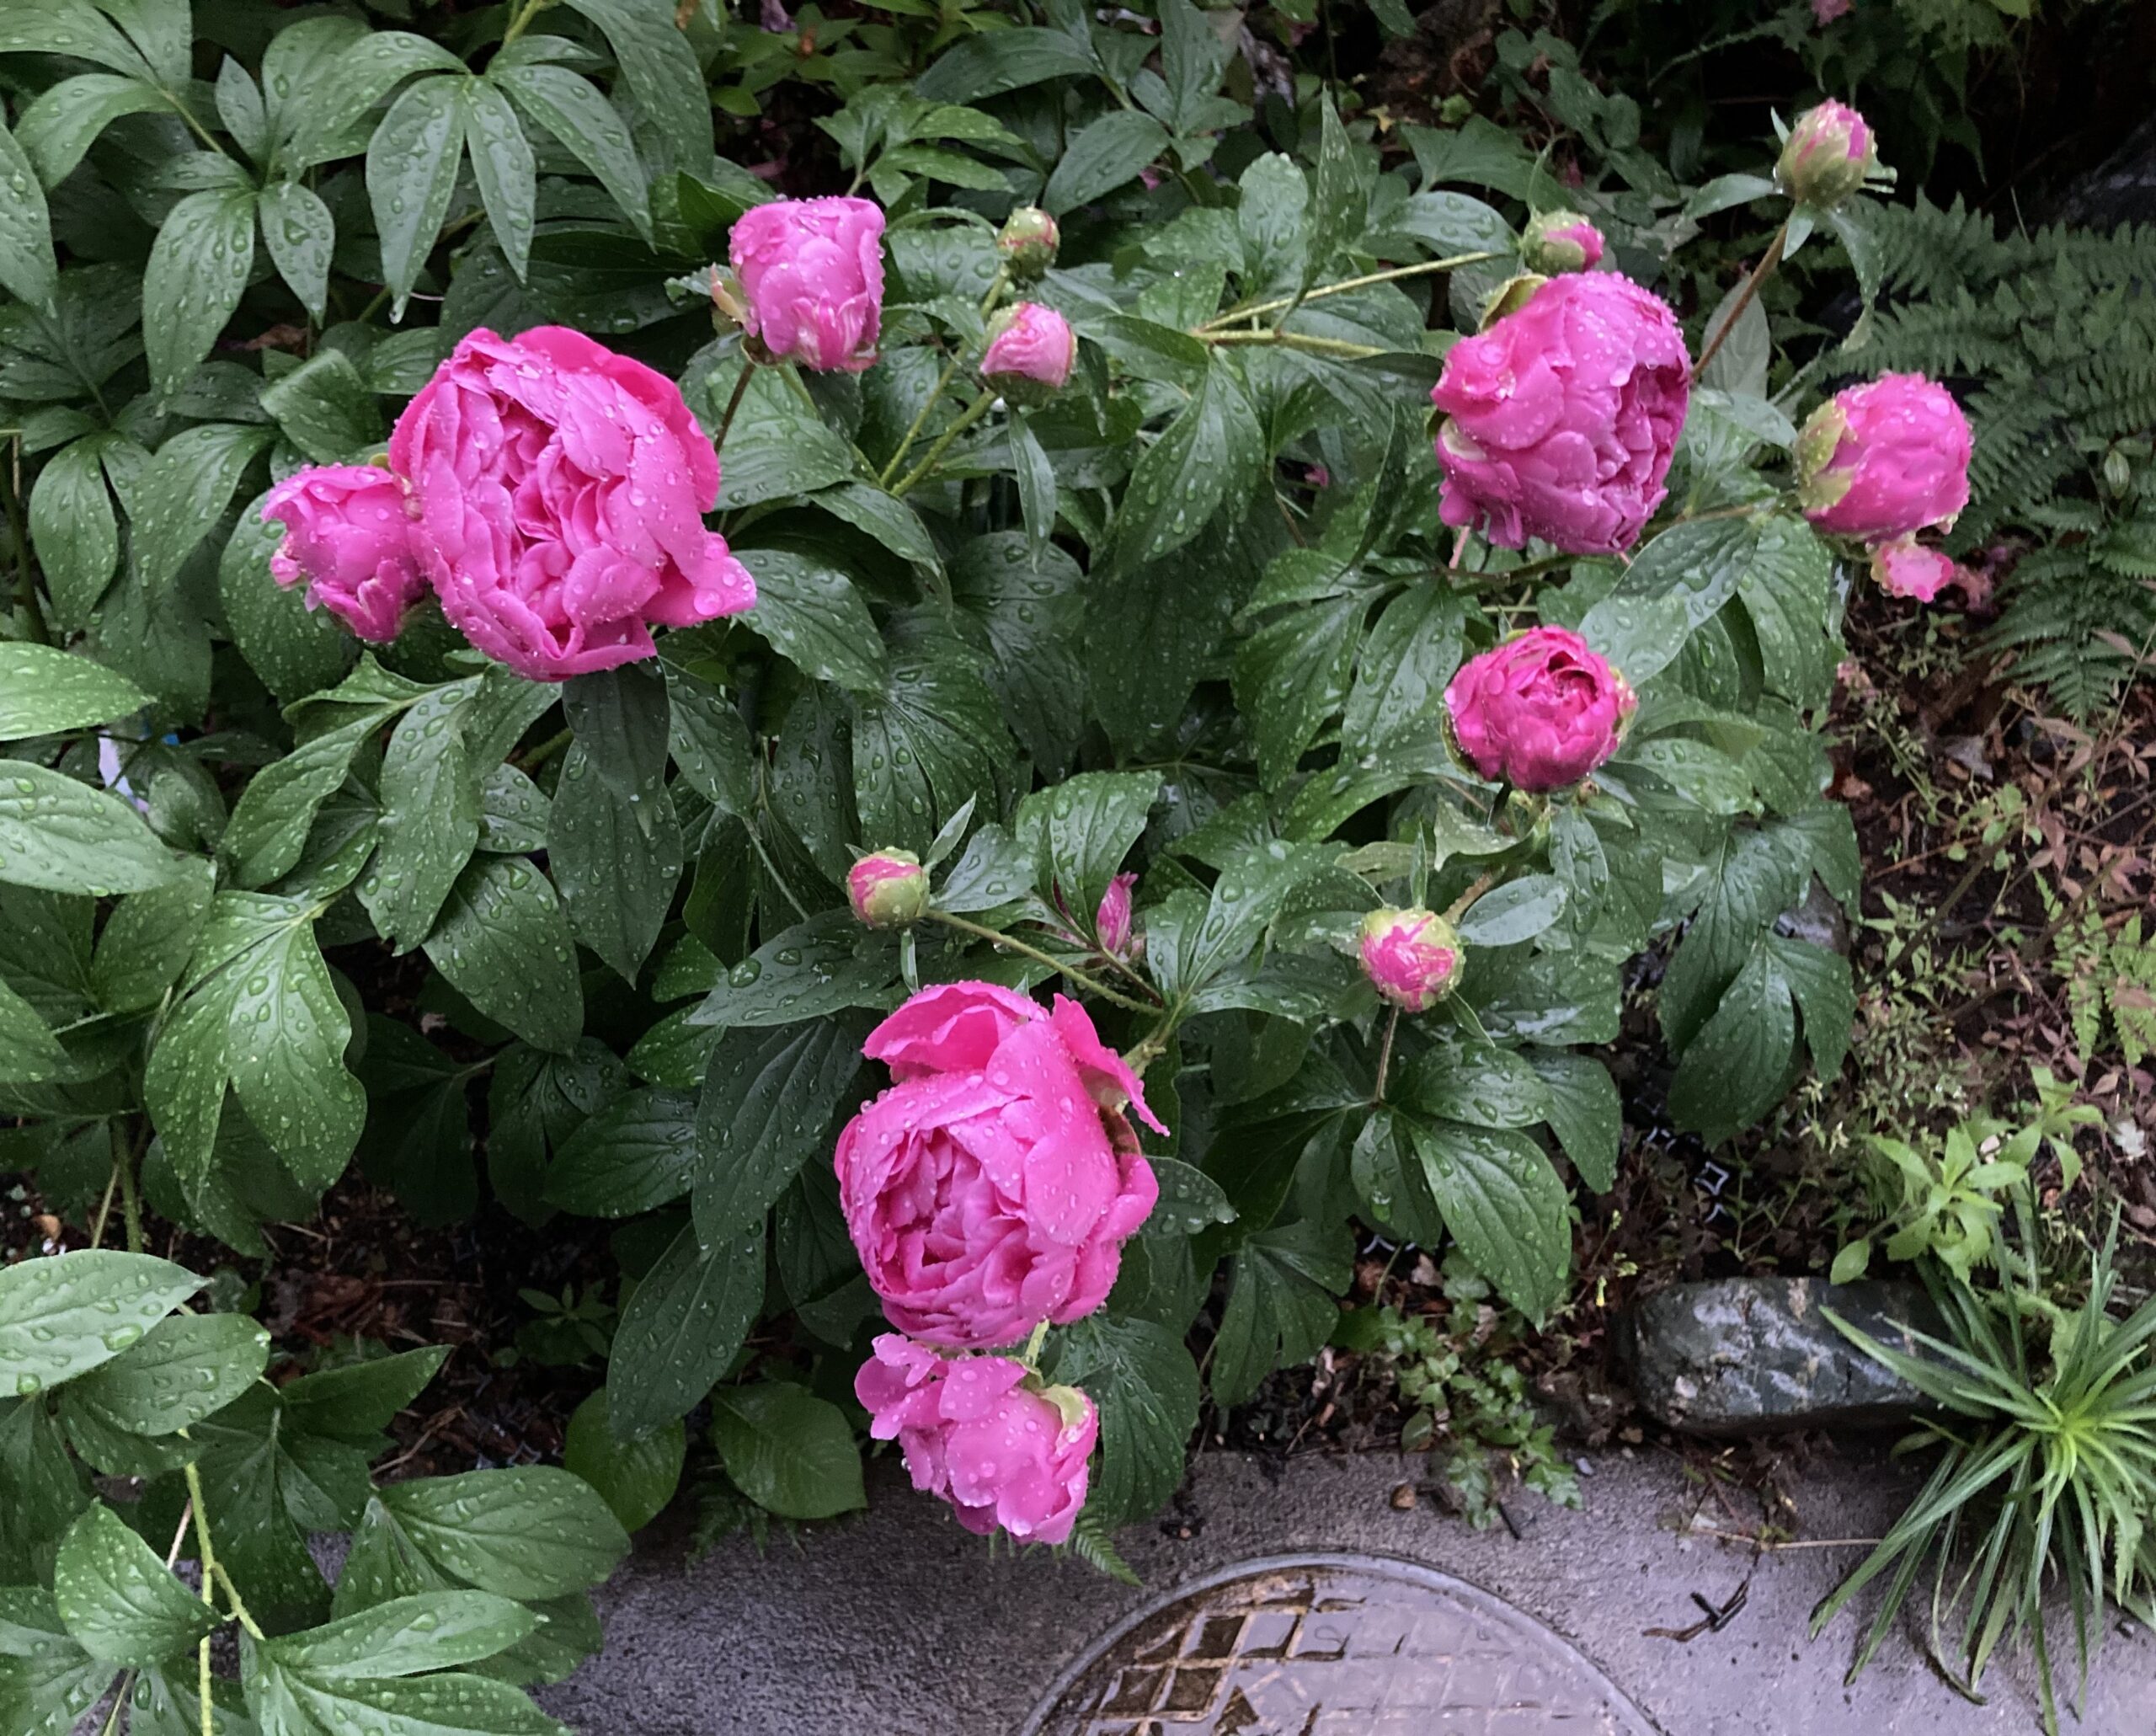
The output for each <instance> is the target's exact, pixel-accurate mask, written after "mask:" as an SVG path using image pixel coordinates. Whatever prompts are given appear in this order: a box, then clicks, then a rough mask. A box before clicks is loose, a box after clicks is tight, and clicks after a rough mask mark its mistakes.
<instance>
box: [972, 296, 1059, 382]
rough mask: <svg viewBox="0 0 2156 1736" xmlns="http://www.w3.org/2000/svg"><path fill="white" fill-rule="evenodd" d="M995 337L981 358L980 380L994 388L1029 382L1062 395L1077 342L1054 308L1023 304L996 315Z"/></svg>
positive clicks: (991, 339)
mask: <svg viewBox="0 0 2156 1736" xmlns="http://www.w3.org/2000/svg"><path fill="white" fill-rule="evenodd" d="M994 331H995V335H994V336H993V337H991V338H990V339H989V342H988V348H987V350H985V352H984V353H983V355H982V356H981V359H980V373H981V377H982V378H983V379H984V380H986V381H987V382H989V383H990V385H991V386H999V387H1009V386H1011V385H1012V384H1015V383H1018V382H1032V383H1033V384H1034V385H1036V386H1042V387H1046V388H1047V389H1048V390H1049V392H1060V391H1062V390H1063V388H1064V387H1065V385H1066V384H1067V383H1068V382H1069V381H1070V365H1071V363H1072V362H1073V361H1076V360H1077V356H1078V339H1077V338H1076V337H1075V335H1074V334H1073V333H1072V332H1071V329H1070V322H1069V321H1068V320H1066V319H1065V318H1064V317H1063V316H1062V315H1061V314H1060V313H1058V312H1056V311H1055V309H1054V308H1053V307H1042V306H1041V304H1040V303H1039V302H1019V303H1018V304H1017V306H1016V307H1011V308H1007V309H1006V310H1005V312H1002V313H1001V314H999V315H998V316H997V319H996V325H995V328H994Z"/></svg>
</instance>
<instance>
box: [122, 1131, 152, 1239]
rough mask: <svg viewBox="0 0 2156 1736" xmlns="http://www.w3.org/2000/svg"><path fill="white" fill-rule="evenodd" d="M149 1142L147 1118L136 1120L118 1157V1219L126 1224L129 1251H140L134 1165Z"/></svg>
mask: <svg viewBox="0 0 2156 1736" xmlns="http://www.w3.org/2000/svg"><path fill="white" fill-rule="evenodd" d="M149 1143H150V1124H149V1123H148V1122H147V1120H142V1121H137V1122H136V1124H135V1132H134V1135H133V1137H132V1138H131V1140H130V1141H129V1146H128V1149H127V1150H126V1151H124V1152H123V1153H121V1155H120V1165H119V1167H120V1221H121V1222H122V1223H124V1224H125V1225H126V1226H127V1251H128V1252H129V1253H141V1252H142V1241H143V1237H142V1196H141V1192H140V1191H139V1190H138V1189H137V1188H136V1185H135V1166H136V1164H137V1163H138V1162H141V1157H142V1152H143V1151H144V1149H145V1148H146V1147H147V1146H148V1145H149Z"/></svg>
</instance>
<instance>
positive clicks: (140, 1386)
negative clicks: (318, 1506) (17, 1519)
mask: <svg viewBox="0 0 2156 1736" xmlns="http://www.w3.org/2000/svg"><path fill="white" fill-rule="evenodd" d="M269 1361H270V1334H269V1333H266V1332H264V1331H263V1329H262V1328H261V1327H259V1326H258V1325H257V1324H256V1323H255V1322H253V1321H252V1320H250V1319H248V1317H246V1316H245V1315H243V1314H193V1315H175V1316H173V1317H170V1318H168V1319H165V1320H161V1321H159V1322H157V1325H155V1326H153V1327H151V1328H150V1330H149V1332H148V1333H147V1334H146V1335H145V1336H144V1337H143V1339H142V1342H141V1343H139V1344H137V1345H136V1346H135V1347H134V1348H133V1349H131V1350H127V1351H124V1352H122V1353H121V1354H120V1355H119V1356H117V1357H115V1359H113V1360H112V1361H110V1362H108V1363H107V1364H105V1365H104V1367H103V1368H100V1369H96V1370H93V1371H92V1372H91V1373H89V1374H87V1375H83V1378H82V1379H81V1380H79V1381H77V1382H76V1383H75V1385H74V1386H73V1387H72V1388H71V1389H70V1390H69V1392H68V1395H67V1397H68V1402H70V1403H77V1402H79V1403H83V1404H87V1405H89V1406H91V1407H93V1408H94V1409H95V1410H96V1412H97V1413H98V1415H99V1419H100V1420H101V1421H104V1422H105V1423H108V1424H110V1425H111V1426H112V1427H114V1428H115V1429H127V1430H128V1431H130V1432H131V1433H132V1434H147V1435H163V1434H174V1433H176V1432H177V1431H179V1429H186V1428H189V1427H191V1426H192V1425H193V1424H196V1423H199V1422H200V1421H201V1420H202V1419H203V1418H205V1417H206V1416H208V1415H210V1413H211V1412H213V1411H219V1410H222V1409H223V1408H224V1407H226V1406H227V1405H228V1404H230V1403H231V1402H232V1401H233V1400H234V1399H235V1398H237V1397H239V1396H240V1394H241V1393H243V1392H244V1391H247V1389H248V1387H250V1386H253V1384H254V1383H255V1382H256V1381H258V1380H259V1379H261V1377H262V1370H264V1368H265V1367H267V1366H268V1365H269ZM122 1661H123V1662H124V1661H125V1660H124V1659H123V1660H122Z"/></svg>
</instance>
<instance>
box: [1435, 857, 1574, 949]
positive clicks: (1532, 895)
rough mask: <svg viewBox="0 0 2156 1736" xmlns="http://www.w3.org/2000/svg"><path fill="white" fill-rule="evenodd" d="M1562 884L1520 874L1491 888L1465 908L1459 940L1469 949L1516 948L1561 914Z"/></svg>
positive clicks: (1541, 876)
mask: <svg viewBox="0 0 2156 1736" xmlns="http://www.w3.org/2000/svg"><path fill="white" fill-rule="evenodd" d="M1565 900H1566V891H1565V883H1564V882H1563V881H1561V880H1560V879H1556V877H1555V876H1553V875H1550V874H1523V875H1522V876H1521V877H1520V878H1519V879H1517V880H1508V881H1506V882H1505V884H1503V885H1502V886H1494V887H1492V888H1491V889H1490V890H1489V891H1487V892H1486V893H1484V894H1483V895H1481V897H1480V898H1478V899H1476V900H1475V902H1474V903H1473V904H1471V905H1469V906H1468V907H1467V914H1466V915H1465V916H1462V917H1461V918H1460V938H1461V939H1462V940H1464V941H1465V942H1466V943H1468V944H1469V945H1470V946H1471V947H1509V946H1518V944H1519V943H1521V942H1523V941H1528V940H1532V939H1534V937H1535V936H1537V935H1538V934H1540V933H1542V932H1545V930H1547V929H1548V928H1549V927H1550V926H1551V925H1552V924H1554V923H1555V922H1556V920H1557V918H1558V917H1559V916H1562V915H1563V914H1564V911H1565Z"/></svg>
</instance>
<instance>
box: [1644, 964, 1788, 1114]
mask: <svg viewBox="0 0 2156 1736" xmlns="http://www.w3.org/2000/svg"><path fill="white" fill-rule="evenodd" d="M1795 1049H1796V1007H1795V1005H1794V1003H1793V1002H1791V1000H1790V986H1789V982H1788V980H1787V979H1786V978H1785V977H1784V976H1783V975H1782V974H1781V972H1780V970H1779V969H1777V968H1776V966H1775V964H1774V955H1773V954H1772V953H1769V951H1768V950H1767V948H1766V947H1765V946H1764V944H1761V945H1758V946H1756V947H1754V948H1753V952H1752V954H1751V956H1750V957H1749V958H1748V959H1747V960H1746V961H1745V964H1744V968H1743V969H1741V970H1739V971H1738V972H1737V977H1736V980H1734V981H1733V982H1732V983H1731V984H1730V986H1729V988H1728V989H1727V991H1726V992H1725V993H1724V994H1723V996H1722V997H1721V1002H1720V1004H1719V1005H1717V1006H1716V1008H1715V1014H1714V1017H1713V1018H1710V1019H1709V1020H1708V1021H1707V1022H1706V1024H1705V1026H1704V1027H1703V1028H1701V1029H1700V1033H1699V1034H1698V1035H1697V1036H1696V1037H1694V1039H1692V1040H1691V1042H1690V1043H1689V1044H1688V1045H1687V1046H1686V1048H1685V1050H1684V1057H1683V1059H1682V1060H1679V1061H1678V1064H1677V1076H1676V1078H1675V1079H1674V1080H1673V1081H1672V1082H1671V1084H1670V1087H1669V1114H1670V1119H1672V1120H1673V1121H1674V1122H1675V1123H1676V1124H1678V1126H1679V1127H1682V1128H1684V1129H1686V1130H1689V1131H1690V1132H1694V1133H1697V1134H1698V1135H1700V1138H1701V1139H1703V1140H1705V1141H1706V1142H1707V1143H1708V1144H1709V1145H1710V1146H1713V1145H1719V1144H1720V1143H1721V1141H1722V1140H1725V1139H1727V1138H1728V1137H1729V1136H1730V1135H1732V1134H1733V1133H1735V1132H1737V1130H1739V1129H1740V1128H1743V1127H1747V1126H1749V1125H1750V1124H1752V1123H1753V1121H1756V1120H1757V1119H1758V1118H1759V1117H1760V1116H1762V1115H1764V1114H1766V1112H1767V1111H1768V1110H1769V1109H1770V1108H1773V1107H1774V1103H1775V1101H1776V1100H1777V1099H1778V1098H1780V1096H1781V1094H1782V1090H1783V1087H1784V1086H1785V1084H1786V1083H1787V1082H1788V1079H1789V1074H1790V1059H1791V1055H1792V1054H1793V1052H1794V1050H1795Z"/></svg>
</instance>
